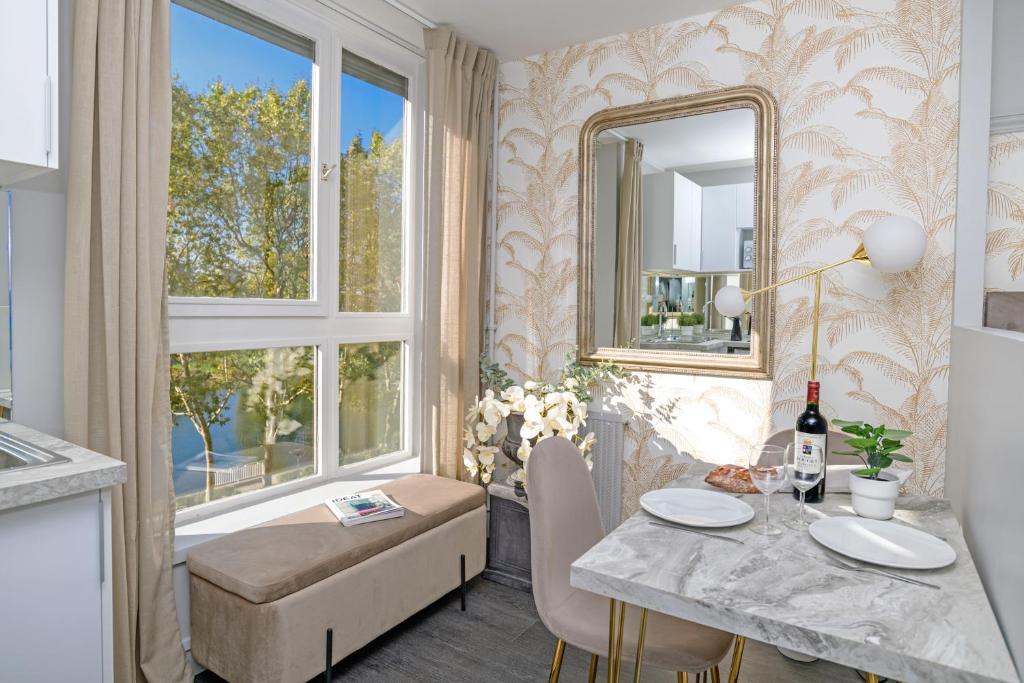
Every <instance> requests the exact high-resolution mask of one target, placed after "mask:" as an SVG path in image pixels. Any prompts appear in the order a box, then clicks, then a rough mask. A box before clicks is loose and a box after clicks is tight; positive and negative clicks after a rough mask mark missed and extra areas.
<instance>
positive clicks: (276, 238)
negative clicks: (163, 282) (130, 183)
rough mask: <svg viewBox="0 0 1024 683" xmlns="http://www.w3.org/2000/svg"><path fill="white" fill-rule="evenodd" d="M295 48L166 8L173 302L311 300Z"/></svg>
mask: <svg viewBox="0 0 1024 683" xmlns="http://www.w3.org/2000/svg"><path fill="white" fill-rule="evenodd" d="M234 14H241V11H240V10H234ZM227 20H228V19H225V21H227ZM253 22H257V23H259V22H261V20H256V19H254V20H253ZM253 22H250V23H249V28H250V30H252V31H256V29H255V28H253V26H257V24H256V23H253ZM238 23H239V25H246V23H245V22H241V21H239V22H238ZM268 27H269V28H268ZM257 28H259V29H260V30H259V31H258V32H259V33H262V34H263V35H268V33H269V32H271V31H273V27H272V26H271V25H269V24H266V22H261V23H259V25H258V26H257ZM301 40H303V39H302V38H299V37H296V36H292V35H290V34H285V33H284V32H283V31H282V36H281V39H280V40H277V41H274V42H271V41H269V40H265V39H263V38H258V37H256V36H255V35H253V34H252V33H248V32H245V31H241V30H239V29H237V28H234V27H232V26H229V25H228V24H226V23H222V22H220V21H216V20H214V19H210V18H208V17H206V16H203V15H202V14H198V13H196V12H193V11H192V10H189V9H185V8H184V7H180V6H178V5H172V8H171V68H172V72H173V74H174V76H173V79H174V80H173V83H172V93H171V97H172V129H171V168H170V197H169V210H168V240H167V256H168V261H167V267H168V280H169V287H170V293H171V295H173V296H216V297H256V298H268V299H308V298H309V297H310V262H311V261H310V208H309V207H310V107H311V103H312V97H311V94H310V82H311V74H312V67H313V62H312V60H311V59H310V58H309V57H308V56H307V55H308V54H311V53H312V47H310V48H309V50H306V51H305V52H306V54H298V53H296V52H294V51H292V50H290V49H285V48H284V47H281V45H282V44H284V45H289V44H295V43H296V42H297V41H301Z"/></svg>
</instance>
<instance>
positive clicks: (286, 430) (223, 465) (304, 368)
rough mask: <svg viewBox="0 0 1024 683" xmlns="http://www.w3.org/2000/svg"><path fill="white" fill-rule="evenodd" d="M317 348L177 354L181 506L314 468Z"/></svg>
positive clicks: (174, 406) (175, 434)
mask: <svg viewBox="0 0 1024 683" xmlns="http://www.w3.org/2000/svg"><path fill="white" fill-rule="evenodd" d="M313 351H314V347H312V346H297V347H282V348H273V349H253V350H243V351H212V352H201V353H175V354H172V355H171V411H172V412H173V414H174V428H173V431H172V434H171V446H172V452H173V462H174V494H175V497H176V500H177V508H178V509H179V510H181V509H183V508H187V507H190V506H192V505H198V504H199V503H205V502H208V501H211V500H217V499H219V498H227V497H229V496H233V495H235V494H238V493H243V492H245V491H253V490H256V489H262V488H267V487H268V486H274V485H275V484H281V483H283V482H286V481H291V480H293V479H298V478H300V477H306V476H309V475H311V474H314V472H315V469H316V466H315V458H314V452H315V444H316V429H315V424H314V420H313V416H314V415H315V414H316V413H315V410H314V407H315V406H314V402H315V398H314V397H315V390H314V384H315V381H314V377H315V376H316V375H315V373H314V365H313Z"/></svg>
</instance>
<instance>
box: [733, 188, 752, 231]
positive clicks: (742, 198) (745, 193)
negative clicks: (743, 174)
mask: <svg viewBox="0 0 1024 683" xmlns="http://www.w3.org/2000/svg"><path fill="white" fill-rule="evenodd" d="M736 227H737V228H752V227H754V183H740V184H739V185H737V186H736Z"/></svg>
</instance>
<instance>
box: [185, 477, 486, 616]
mask: <svg viewBox="0 0 1024 683" xmlns="http://www.w3.org/2000/svg"><path fill="white" fill-rule="evenodd" d="M380 489H381V490H382V491H384V492H385V493H387V494H388V495H389V496H391V497H392V498H393V499H394V500H395V502H397V503H398V504H399V505H403V506H405V515H404V516H403V517H399V518H397V519H387V520H383V521H380V522H371V523H369V524H360V525H358V526H353V527H347V528H346V527H344V526H342V525H341V523H340V522H338V520H337V518H336V517H335V516H334V515H333V514H332V513H331V511H330V510H329V509H328V508H327V506H326V505H324V504H320V505H317V506H315V507H311V508H308V509H306V510H301V511H299V512H296V513H294V514H291V515H287V516H285V517H280V518H278V519H275V520H272V521H270V522H267V523H266V524H263V525H260V526H257V527H252V528H250V529H243V530H242V531H237V532H235V533H233V534H228V535H227V536H224V537H223V538H218V539H216V540H213V541H209V542H207V543H203V544H202V545H200V546H197V547H196V548H194V549H193V550H191V551H189V554H188V569H189V571H190V572H191V573H192V574H195V575H196V576H199V577H202V578H203V579H206V580H207V581H209V582H210V583H212V584H214V585H216V586H219V587H221V588H223V589H224V590H226V591H229V592H231V593H234V594H236V595H238V596H240V597H243V598H245V599H246V600H248V601H249V602H253V603H257V604H259V603H265V602H272V601H274V600H277V599H279V598H281V597H284V596H286V595H290V594H291V593H294V592H295V591H298V590H301V589H303V588H305V587H306V586H309V585H312V584H314V583H316V582H318V581H322V580H323V579H325V578H327V577H328V576H331V575H333V574H336V573H338V572H340V571H342V570H344V569H347V568H349V567H351V566H353V565H355V564H358V563H360V562H362V561H363V560H365V559H367V558H370V557H373V556H374V555H376V554H378V553H381V552H383V551H385V550H387V549H389V548H392V547H394V546H396V545H398V544H400V543H403V542H405V541H407V540H409V539H410V538H413V537H415V536H418V535H419V534H422V533H423V532H425V531H428V530H430V529H433V528H434V527H437V526H440V525H442V524H444V523H445V522H448V521H450V520H452V519H455V518H456V517H458V516H460V515H463V514H465V513H466V512H469V511H470V510H473V509H474V508H477V507H480V506H482V505H483V504H484V490H483V489H482V488H481V487H479V486H476V485H474V484H467V483H465V482H460V481H455V480H454V479H444V478H441V477H434V476H431V475H429V474H414V475H410V476H408V477H403V478H402V479H397V480H395V481H391V482H388V483H387V484H384V485H383V486H381V487H380Z"/></svg>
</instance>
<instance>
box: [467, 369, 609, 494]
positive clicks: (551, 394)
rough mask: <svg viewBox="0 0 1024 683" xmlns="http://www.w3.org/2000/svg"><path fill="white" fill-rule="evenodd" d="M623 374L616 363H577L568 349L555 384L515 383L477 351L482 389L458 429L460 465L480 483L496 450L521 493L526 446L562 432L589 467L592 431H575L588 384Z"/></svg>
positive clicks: (587, 396)
mask: <svg viewBox="0 0 1024 683" xmlns="http://www.w3.org/2000/svg"><path fill="white" fill-rule="evenodd" d="M623 374H624V373H623V370H622V368H621V367H619V366H618V365H614V364H611V363H602V364H600V365H579V364H578V363H576V361H575V358H574V357H573V354H568V355H567V356H566V364H565V367H564V368H563V369H562V374H561V376H560V377H559V379H558V382H557V383H555V384H550V383H542V382H535V381H532V380H531V381H527V382H523V384H522V385H521V386H520V385H516V384H514V383H513V381H512V379H511V378H510V377H509V376H508V373H506V372H505V371H504V370H503V369H502V368H501V367H500V366H499V365H498V364H497V363H494V362H492V361H490V359H488V358H487V357H486V356H481V357H480V379H481V383H482V384H483V386H485V387H486V390H485V392H484V396H483V398H479V399H477V402H476V403H475V404H474V405H473V406H471V407H470V410H469V413H468V415H467V416H466V429H465V431H464V432H463V439H464V442H465V449H464V451H463V464H464V465H465V467H466V470H467V471H468V472H469V473H470V476H473V477H477V476H479V477H480V483H482V484H488V483H490V481H491V475H492V473H493V472H494V468H495V464H494V458H495V456H496V455H497V453H498V452H499V451H500V452H501V453H503V454H504V455H505V456H506V457H508V458H509V459H510V460H511V461H512V462H513V463H515V464H516V465H517V466H518V467H517V469H516V471H515V472H513V474H512V475H511V477H510V478H509V479H510V483H512V484H513V485H514V486H515V488H516V493H517V494H520V495H525V492H526V470H525V467H526V462H527V460H529V457H530V451H532V450H533V447H534V446H536V445H537V443H538V442H540V441H542V440H543V439H546V438H548V437H551V436H564V437H565V438H567V439H569V440H570V441H572V442H573V443H574V444H576V445H577V446H578V447H579V449H580V454H581V455H582V456H583V458H584V459H585V460H586V461H587V465H588V466H589V465H590V464H591V463H590V451H591V449H592V448H593V446H594V435H593V433H588V434H585V435H581V434H580V430H581V428H582V427H584V426H586V420H587V404H588V403H589V402H590V401H591V400H592V398H593V397H592V396H591V395H590V389H591V388H592V387H593V386H595V385H596V384H598V383H599V382H604V381H607V380H609V379H611V378H613V377H621V376H622V375H623ZM503 422H504V423H505V437H504V439H503V440H502V442H501V446H500V447H499V446H495V445H493V444H492V441H493V440H494V437H495V436H496V435H497V432H498V428H499V427H500V426H501V424H502V423H503Z"/></svg>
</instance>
